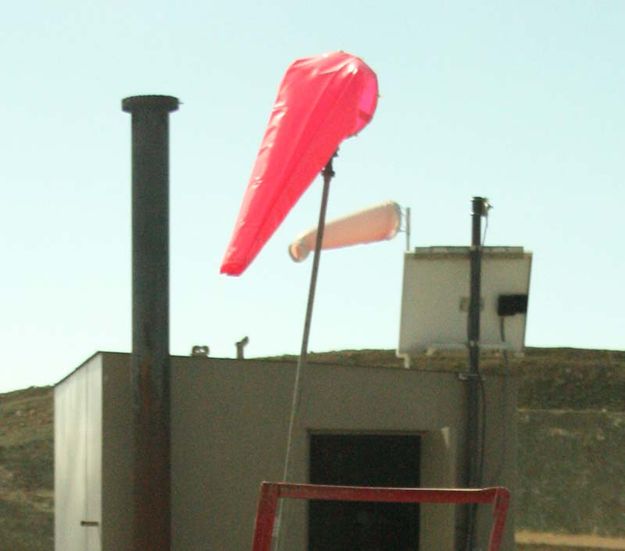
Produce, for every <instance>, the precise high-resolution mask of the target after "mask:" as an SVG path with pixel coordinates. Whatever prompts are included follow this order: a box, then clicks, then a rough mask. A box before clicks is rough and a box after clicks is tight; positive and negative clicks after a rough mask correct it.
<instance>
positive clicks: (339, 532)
mask: <svg viewBox="0 0 625 551" xmlns="http://www.w3.org/2000/svg"><path fill="white" fill-rule="evenodd" d="M419 455H420V438H419V436H417V435H378V434H312V435H311V437H310V482H311V483H312V484H335V485H344V486H388V487H404V488H416V487H418V486H419ZM418 548H419V506H418V504H416V503H415V504H413V503H364V502H333V501H311V502H310V503H309V506H308V549H309V551H344V550H346V549H357V550H358V551H417V550H418Z"/></svg>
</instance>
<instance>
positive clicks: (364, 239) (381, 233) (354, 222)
mask: <svg viewBox="0 0 625 551" xmlns="http://www.w3.org/2000/svg"><path fill="white" fill-rule="evenodd" d="M400 226H401V207H400V206H399V205H398V204H397V203H395V202H394V201H386V202H385V203H381V204H379V205H375V206H373V207H369V208H366V209H363V210H359V211H358V212H354V213H353V214H348V215H347V216H343V217H341V218H336V219H335V220H332V221H331V222H328V223H327V224H326V225H325V229H324V232H323V242H322V244H321V248H322V249H338V248H340V247H349V246H351V245H361V244H366V243H374V242H376V241H383V240H385V239H393V237H395V236H396V235H397V232H398V231H399V227H400ZM316 241H317V227H316V226H315V227H314V228H312V229H310V230H308V231H307V232H304V233H302V234H300V235H298V236H297V238H296V239H295V241H293V243H291V245H289V254H290V255H291V258H292V259H293V260H294V261H295V262H301V261H302V260H305V259H306V257H307V256H308V254H309V253H310V251H312V250H314V249H315V243H316Z"/></svg>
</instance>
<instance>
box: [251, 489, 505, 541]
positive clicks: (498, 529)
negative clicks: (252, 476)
mask: <svg viewBox="0 0 625 551" xmlns="http://www.w3.org/2000/svg"><path fill="white" fill-rule="evenodd" d="M280 498H290V499H315V500H326V501H375V502H387V503H448V504H467V503H491V504H493V526H492V528H491V532H490V537H489V543H488V551H499V547H500V545H501V540H502V537H503V530H504V526H505V523H506V515H507V513H508V503H509V501H510V492H509V491H508V490H507V489H506V488H503V487H494V488H482V489H455V488H454V489H432V488H374V487H361V486H325V485H317V484H293V483H285V482H263V483H262V484H261V487H260V497H259V500H258V510H257V512H256V524H255V528H254V540H253V545H252V551H270V549H271V536H272V533H273V525H274V518H275V514H276V509H277V504H278V499H280Z"/></svg>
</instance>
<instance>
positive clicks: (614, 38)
mask: <svg viewBox="0 0 625 551" xmlns="http://www.w3.org/2000/svg"><path fill="white" fill-rule="evenodd" d="M623 28H625V2H621V1H619V0H613V1H610V0H605V1H601V2H599V1H578V0H568V1H556V0H553V1H544V0H526V1H523V2H518V1H517V2H512V1H506V0H492V1H478V2H467V1H462V2H461V1H436V2H433V1H430V2H423V1H417V0H411V1H408V0H402V1H397V0H396V1H393V0H390V1H388V2H385V3H381V2H371V1H368V0H358V1H356V0H342V1H340V2H337V1H335V0H332V1H330V0H318V1H317V2H303V1H301V0H274V1H272V2H269V1H263V0H253V1H252V0H241V1H239V2H236V3H235V2H225V1H218V0H213V1H211V2H194V1H190V0H178V1H177V2H165V1H163V0H150V1H149V2H148V1H146V0H136V1H128V0H124V1H123V2H122V1H120V0H108V1H106V2H105V1H96V0H81V1H77V0H57V1H55V2H51V1H49V0H47V1H46V0H32V1H30V0H27V1H24V2H13V3H11V5H9V6H7V7H5V9H4V10H3V16H2V19H1V21H0V40H1V48H0V52H1V53H0V56H1V57H0V59H1V61H2V86H1V88H0V97H1V98H2V101H1V102H0V121H1V125H0V159H1V162H2V170H1V173H0V174H1V180H0V193H1V196H0V235H1V237H0V258H1V259H2V269H1V270H0V346H1V350H2V367H1V369H0V392H6V391H10V390H14V389H19V388H24V387H28V386H33V385H47V384H54V383H56V382H58V381H59V380H60V379H61V378H63V377H64V376H65V375H67V374H68V373H69V372H71V371H72V370H73V369H74V368H76V367H77V366H78V365H80V364H81V363H82V362H83V361H84V360H85V359H86V358H87V357H89V356H90V355H91V354H93V353H94V352H96V351H98V350H109V351H123V352H129V351H130V348H131V285H130V282H131V272H130V258H131V256H130V254H131V253H130V251H131V236H130V206H131V204H130V168H131V165H130V117H129V115H128V114H126V113H123V112H122V111H121V105H120V104H121V100H122V98H124V97H127V96H132V95H137V94H166V95H173V96H176V97H178V98H179V99H180V100H181V102H182V105H181V107H180V110H179V111H178V112H176V113H173V114H172V115H171V119H170V123H171V126H170V128H171V137H170V141H171V177H170V193H171V203H170V206H171V220H170V233H171V260H170V262H171V294H170V300H171V352H172V353H173V354H178V355H187V354H189V353H190V351H191V348H192V346H194V345H208V346H209V347H210V355H211V356H215V357H233V356H234V355H235V344H234V343H235V342H236V341H238V340H240V339H241V338H242V337H244V336H248V337H249V339H250V341H249V345H248V346H247V348H246V355H248V356H250V357H254V356H266V355H279V354H293V353H297V352H298V351H299V348H300V342H301V335H302V327H303V321H304V312H305V307H306V297H307V292H308V281H309V277H310V267H311V262H310V259H309V260H308V261H307V262H304V263H301V264H295V263H293V262H292V261H291V260H290V258H289V256H288V254H287V246H288V244H289V243H290V242H291V241H292V240H293V238H294V237H295V236H296V235H297V234H298V233H300V232H301V231H303V230H305V229H307V228H309V227H310V226H313V225H314V224H315V223H316V220H317V216H318V209H319V201H320V195H321V179H320V178H318V179H317V180H316V181H315V182H313V183H312V184H311V186H310V188H309V189H308V191H307V192H306V194H305V195H304V196H303V198H302V199H301V200H300V202H299V203H298V204H297V205H296V206H295V208H294V209H293V211H292V212H291V213H290V214H289V216H288V217H287V219H286V220H285V221H284V223H283V224H282V226H281V227H280V228H279V230H278V231H277V232H276V233H275V234H274V236H273V237H272V239H271V240H270V241H269V243H268V244H267V245H266V247H265V248H264V249H263V251H262V252H261V253H260V255H259V256H258V257H257V258H256V260H255V261H254V263H253V264H252V265H251V267H250V268H249V269H248V270H247V272H245V273H244V274H243V275H242V276H241V277H238V278H230V277H227V276H224V275H220V274H219V266H220V263H221V259H222V257H223V254H224V252H225V248H226V245H227V243H228V241H229V238H230V235H231V232H232V229H233V225H234V222H235V219H236V216H237V214H238V210H239V206H240V202H241V199H242V196H243V192H244V190H245V187H246V185H247V181H248V178H249V175H250V171H251V168H252V165H253V163H254V160H255V157H256V153H257V151H258V146H259V144H260V140H261V138H262V135H263V133H264V130H265V125H266V122H267V120H268V117H269V113H270V110H271V106H272V104H273V100H274V99H275V95H276V92H277V88H278V85H279V82H280V80H281V78H282V76H283V74H284V72H285V70H286V68H287V67H288V65H289V64H290V63H291V62H292V61H293V60H295V59H298V58H301V57H308V56H311V55H316V54H321V53H324V52H330V51H335V50H344V51H347V52H350V53H352V54H355V55H357V56H359V57H361V58H362V59H363V60H365V61H366V63H367V64H368V65H369V66H370V67H371V68H372V69H373V70H374V71H375V72H376V73H377V75H378V80H379V87H380V99H379V104H378V108H377V112H376V114H375V117H374V118H373V120H372V122H371V124H370V125H369V126H368V127H366V128H365V129H364V130H363V131H362V132H361V133H360V134H359V135H358V136H357V137H354V138H350V139H349V140H347V141H345V142H344V144H343V146H342V147H341V150H340V156H339V157H338V159H336V161H335V164H334V166H335V170H336V177H335V179H334V181H333V182H332V186H331V191H330V200H329V206H328V218H330V219H331V218H333V217H336V216H341V215H344V214H346V213H349V212H352V211H355V210H358V209H361V208H364V207H367V206H369V205H373V204H375V203H378V202H381V201H385V200H389V199H391V200H394V201H397V202H398V203H399V204H401V205H402V206H403V207H410V208H411V210H412V246H430V245H467V244H468V243H469V241H470V208H471V198H472V197H473V196H476V195H479V196H485V197H488V198H489V199H490V201H491V202H492V204H493V205H494V207H495V208H494V209H493V211H492V212H491V215H490V217H489V225H488V233H487V237H486V245H518V246H523V247H525V249H527V250H529V251H532V252H533V255H534V259H533V271H532V278H531V288H530V299H529V312H528V318H527V334H526V345H527V346H535V347H556V346H566V347H577V348H597V349H615V350H624V349H625V294H624V293H623V291H622V287H623V283H622V282H623V280H624V275H625V247H624V246H623V235H624V234H625V231H624V230H625V222H624V221H623V215H622V210H623V204H624V203H625V186H624V185H623V181H624V179H625V157H624V155H623V152H624V151H625V107H624V103H623V97H624V96H623V93H624V90H625V64H624V63H623V59H624V57H625V56H624V54H625V34H624V33H623ZM404 249H405V237H404V236H402V235H400V236H398V237H397V238H396V239H394V240H392V241H387V242H383V243H379V244H374V245H369V246H358V247H354V248H351V249H343V250H340V251H329V252H327V253H324V254H323V255H322V258H321V267H320V274H319V284H318V290H317V300H316V304H315V311H314V317H313V323H312V331H311V336H310V349H311V350H312V351H315V352H320V351H328V350H341V349H363V348H384V349H394V348H396V347H397V343H398V335H399V311H400V304H401V281H402V265H403V254H404Z"/></svg>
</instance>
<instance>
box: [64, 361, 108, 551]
mask: <svg viewBox="0 0 625 551" xmlns="http://www.w3.org/2000/svg"><path fill="white" fill-rule="evenodd" d="M101 381H102V357H101V356H99V355H96V356H93V357H91V358H90V359H89V360H87V361H86V362H85V363H84V364H83V365H82V366H81V367H80V368H78V369H77V370H76V371H75V372H74V373H73V374H72V375H71V376H70V377H69V378H67V379H65V380H64V381H62V382H60V383H59V384H58V385H57V386H56V388H55V392H54V465H55V467H54V510H55V520H54V542H55V543H54V545H55V549H57V550H61V549H62V550H63V551H101V549H102V548H101V540H100V534H101V527H100V526H99V525H98V526H83V525H81V523H82V522H85V521H87V522H97V523H99V522H100V520H101V517H102V511H101V504H102V495H101V492H102V477H101V475H102V415H101V411H102V384H101Z"/></svg>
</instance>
